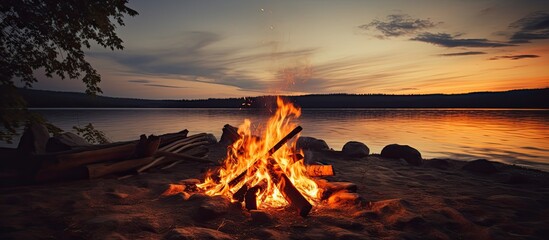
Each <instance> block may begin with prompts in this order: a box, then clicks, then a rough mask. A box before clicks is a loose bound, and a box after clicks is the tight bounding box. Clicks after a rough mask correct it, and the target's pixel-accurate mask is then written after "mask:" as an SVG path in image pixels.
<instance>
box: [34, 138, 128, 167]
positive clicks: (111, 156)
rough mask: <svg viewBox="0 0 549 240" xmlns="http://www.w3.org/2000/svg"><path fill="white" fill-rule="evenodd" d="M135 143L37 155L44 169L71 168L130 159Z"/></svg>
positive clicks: (36, 157)
mask: <svg viewBox="0 0 549 240" xmlns="http://www.w3.org/2000/svg"><path fill="white" fill-rule="evenodd" d="M135 146H136V144H135V143H130V144H120V145H118V146H112V147H108V148H100V149H96V150H92V151H83V152H75V153H68V154H45V155H41V156H35V159H36V160H37V161H41V165H42V168H43V169H58V170H62V169H69V168H73V167H77V166H83V165H86V164H91V163H97V162H105V161H109V160H116V159H128V158H130V157H131V156H132V154H133V152H134V150H135Z"/></svg>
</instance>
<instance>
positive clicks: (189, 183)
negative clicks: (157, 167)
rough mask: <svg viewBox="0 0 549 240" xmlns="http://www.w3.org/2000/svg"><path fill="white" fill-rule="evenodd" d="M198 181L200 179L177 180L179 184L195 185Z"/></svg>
mask: <svg viewBox="0 0 549 240" xmlns="http://www.w3.org/2000/svg"><path fill="white" fill-rule="evenodd" d="M199 183H200V180H199V179H196V178H188V179H183V180H181V181H179V184H183V185H196V184H199Z"/></svg>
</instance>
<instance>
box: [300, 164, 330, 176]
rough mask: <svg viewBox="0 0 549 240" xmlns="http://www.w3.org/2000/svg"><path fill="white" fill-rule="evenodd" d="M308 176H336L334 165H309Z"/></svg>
mask: <svg viewBox="0 0 549 240" xmlns="http://www.w3.org/2000/svg"><path fill="white" fill-rule="evenodd" d="M306 168H307V175H309V177H325V176H334V175H335V174H334V169H333V167H332V165H307V166H306Z"/></svg>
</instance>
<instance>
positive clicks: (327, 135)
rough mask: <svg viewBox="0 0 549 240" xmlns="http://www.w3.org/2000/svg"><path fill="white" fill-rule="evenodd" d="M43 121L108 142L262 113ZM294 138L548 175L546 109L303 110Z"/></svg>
mask: <svg viewBox="0 0 549 240" xmlns="http://www.w3.org/2000/svg"><path fill="white" fill-rule="evenodd" d="M34 111H37V112H40V113H42V114H43V115H44V116H45V117H46V118H47V119H48V120H49V121H51V122H52V123H54V124H56V125H57V126H59V127H61V128H63V129H65V130H70V129H71V128H72V126H74V125H80V126H83V125H85V124H87V123H89V122H91V123H93V124H94V126H95V127H96V128H97V129H99V130H102V131H104V132H105V133H106V135H107V136H108V137H109V139H111V140H112V141H122V140H133V139H137V138H138V137H139V135H140V134H143V133H145V134H163V133H168V132H176V131H179V130H182V129H188V130H189V131H190V132H189V134H195V133H200V132H209V133H213V134H214V135H215V136H216V137H217V138H218V139H219V137H220V136H221V129H222V127H223V125H225V124H226V123H229V124H231V125H233V126H238V125H239V124H241V123H242V121H243V120H244V119H245V118H249V119H250V120H251V121H252V123H255V124H256V125H261V124H264V122H265V120H266V119H267V118H268V117H269V113H268V112H266V111H265V110H251V109H245V110H239V109H39V110H34ZM299 124H300V125H301V126H302V127H303V129H304V130H303V132H302V136H312V137H316V138H322V139H324V140H325V141H326V142H327V143H328V145H329V146H330V147H331V148H333V149H335V150H341V147H342V146H343V145H344V144H345V143H346V142H347V141H350V140H354V141H361V142H364V143H365V144H366V145H367V146H368V147H369V148H370V152H372V153H379V152H381V149H382V148H383V147H384V146H385V145H387V144H391V143H398V144H407V145H410V146H413V147H415V148H417V149H418V150H419V151H420V152H421V154H422V156H423V157H424V158H453V159H458V160H474V159H478V158H485V159H489V160H493V161H500V162H505V163H509V164H516V165H521V166H527V167H530V168H536V169H542V170H545V171H549V110H523V109H503V110H502V109H343V110H342V109H303V110H302V116H301V117H300V119H299Z"/></svg>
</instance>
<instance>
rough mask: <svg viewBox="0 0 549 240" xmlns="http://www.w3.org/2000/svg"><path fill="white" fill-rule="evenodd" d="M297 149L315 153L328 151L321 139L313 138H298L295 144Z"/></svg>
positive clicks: (326, 145)
mask: <svg viewBox="0 0 549 240" xmlns="http://www.w3.org/2000/svg"><path fill="white" fill-rule="evenodd" d="M296 148H297V149H310V150H315V151H320V150H329V149H330V147H328V144H327V143H326V142H325V141H324V140H322V139H316V138H314V137H299V138H298V139H297V142H296Z"/></svg>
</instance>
